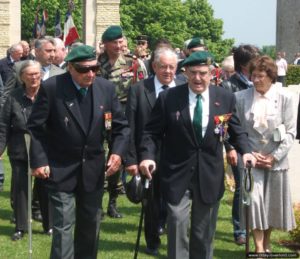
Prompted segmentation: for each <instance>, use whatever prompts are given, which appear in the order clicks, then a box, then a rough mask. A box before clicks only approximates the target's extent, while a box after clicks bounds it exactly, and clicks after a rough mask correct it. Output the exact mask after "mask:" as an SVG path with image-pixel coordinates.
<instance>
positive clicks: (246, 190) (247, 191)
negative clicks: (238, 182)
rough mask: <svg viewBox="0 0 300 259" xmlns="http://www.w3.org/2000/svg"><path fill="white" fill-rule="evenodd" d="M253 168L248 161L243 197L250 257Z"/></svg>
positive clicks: (247, 250)
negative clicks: (250, 207) (250, 209)
mask: <svg viewBox="0 0 300 259" xmlns="http://www.w3.org/2000/svg"><path fill="white" fill-rule="evenodd" d="M251 168H252V163H251V161H250V160H249V161H247V163H246V168H245V171H244V172H245V174H244V184H243V187H244V188H243V189H244V198H243V204H244V205H245V218H246V246H245V252H246V258H248V253H249V236H250V230H249V228H250V227H249V206H250V202H251V197H250V195H251V192H252V189H253V176H252V174H251Z"/></svg>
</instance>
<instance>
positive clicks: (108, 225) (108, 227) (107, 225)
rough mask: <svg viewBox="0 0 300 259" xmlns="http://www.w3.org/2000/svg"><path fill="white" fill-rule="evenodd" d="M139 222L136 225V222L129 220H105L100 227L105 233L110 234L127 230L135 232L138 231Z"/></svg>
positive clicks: (122, 232)
mask: <svg viewBox="0 0 300 259" xmlns="http://www.w3.org/2000/svg"><path fill="white" fill-rule="evenodd" d="M137 228H138V227H137V224H136V225H135V224H134V223H132V224H131V223H128V222H120V221H119V222H117V221H113V222H108V221H106V222H105V220H104V221H102V222H101V225H100V229H101V231H103V232H105V233H110V234H119V233H120V234H124V233H126V232H129V231H130V232H132V231H133V232H134V231H137Z"/></svg>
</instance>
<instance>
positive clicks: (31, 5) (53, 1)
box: [21, 0, 83, 40]
mask: <svg viewBox="0 0 300 259" xmlns="http://www.w3.org/2000/svg"><path fill="white" fill-rule="evenodd" d="M82 2H83V0H74V4H75V9H74V11H73V13H72V17H73V20H74V23H75V25H76V28H77V30H78V32H79V34H80V35H81V32H82V13H81V12H82ZM38 6H39V7H40V8H39V12H38V15H39V22H41V21H42V12H43V10H44V9H45V10H47V12H48V21H47V23H46V28H47V35H50V36H54V26H55V14H56V10H57V9H58V10H59V11H60V21H61V27H62V30H63V28H64V22H65V15H66V13H67V10H68V1H67V0H21V12H22V15H21V31H22V35H21V38H22V39H23V40H29V39H31V38H32V32H33V25H34V21H35V15H36V11H37V8H38Z"/></svg>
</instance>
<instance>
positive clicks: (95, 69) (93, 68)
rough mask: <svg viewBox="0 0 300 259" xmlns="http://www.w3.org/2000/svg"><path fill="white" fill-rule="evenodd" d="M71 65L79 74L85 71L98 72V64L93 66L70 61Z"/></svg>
mask: <svg viewBox="0 0 300 259" xmlns="http://www.w3.org/2000/svg"><path fill="white" fill-rule="evenodd" d="M72 66H73V67H74V69H75V70H76V72H78V73H80V74H85V73H87V72H90V71H92V72H93V73H96V72H98V70H99V68H100V65H99V64H97V65H94V66H82V65H80V64H78V63H72Z"/></svg>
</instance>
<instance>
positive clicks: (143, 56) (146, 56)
mask: <svg viewBox="0 0 300 259" xmlns="http://www.w3.org/2000/svg"><path fill="white" fill-rule="evenodd" d="M140 58H148V55H141V56H140Z"/></svg>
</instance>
